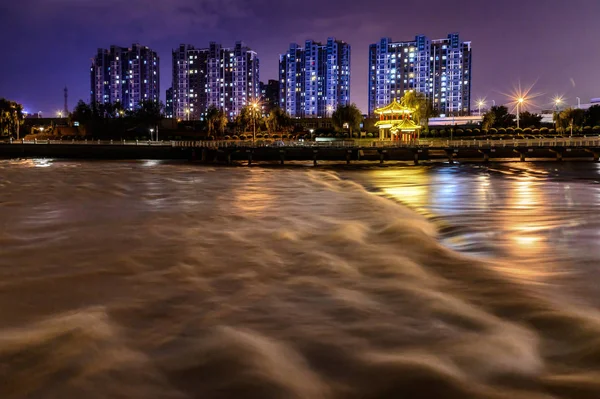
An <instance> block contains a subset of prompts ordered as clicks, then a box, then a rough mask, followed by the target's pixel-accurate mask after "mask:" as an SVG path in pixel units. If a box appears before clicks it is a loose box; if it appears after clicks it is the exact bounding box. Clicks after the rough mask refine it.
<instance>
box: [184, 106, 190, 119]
mask: <svg viewBox="0 0 600 399" xmlns="http://www.w3.org/2000/svg"><path fill="white" fill-rule="evenodd" d="M185 115H186V119H187V120H188V121H189V120H190V110H189V109H188V108H186V109H185Z"/></svg>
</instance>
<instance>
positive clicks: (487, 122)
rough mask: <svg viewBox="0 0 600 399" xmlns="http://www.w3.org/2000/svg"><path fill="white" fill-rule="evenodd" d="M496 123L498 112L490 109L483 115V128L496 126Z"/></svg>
mask: <svg viewBox="0 0 600 399" xmlns="http://www.w3.org/2000/svg"><path fill="white" fill-rule="evenodd" d="M494 123H496V114H495V113H493V112H492V111H488V112H486V113H485V114H484V115H483V120H482V122H481V128H482V129H483V130H489V129H491V128H492V127H494Z"/></svg>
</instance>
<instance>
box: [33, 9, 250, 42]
mask: <svg viewBox="0 0 600 399" xmlns="http://www.w3.org/2000/svg"><path fill="white" fill-rule="evenodd" d="M27 2H28V3H30V4H29V6H28V7H27V8H28V10H30V14H29V15H30V16H32V17H34V18H36V19H37V20H38V21H39V22H40V23H43V21H48V20H50V19H51V18H58V19H61V20H63V22H64V21H65V20H66V21H68V23H69V24H71V25H77V26H79V27H84V28H85V29H86V30H88V31H90V32H94V31H96V32H98V31H101V32H104V33H106V34H107V35H108V36H110V37H111V38H113V39H115V38H116V39H118V38H129V37H131V36H132V35H134V36H135V37H139V38H143V39H144V41H146V40H158V39H163V38H167V37H179V36H182V35H187V34H189V33H190V32H194V33H197V32H202V31H214V30H218V29H219V28H220V27H221V26H222V25H223V24H224V22H225V21H226V20H232V19H237V18H245V17H249V16H250V15H251V14H252V9H251V7H250V4H249V2H248V1H246V0H171V1H161V0H103V1H99V0H27Z"/></svg>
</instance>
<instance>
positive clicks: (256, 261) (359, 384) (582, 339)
mask: <svg viewBox="0 0 600 399" xmlns="http://www.w3.org/2000/svg"><path fill="white" fill-rule="evenodd" d="M66 166H69V167H66ZM71 166H72V164H70V163H58V164H52V165H51V166H50V167H46V168H34V167H28V166H27V164H26V163H19V164H17V165H14V164H12V163H3V164H0V176H1V179H2V184H3V185H4V190H3V194H2V195H3V198H2V201H0V227H1V228H2V229H1V230H0V232H1V234H0V242H1V243H2V246H0V279H1V284H0V320H3V323H4V324H3V327H2V328H1V329H0V365H1V366H0V397H2V398H9V399H13V398H26V397H40V398H65V397H69V398H70V397H91V398H96V397H97V398H106V397H115V398H119V397H122V398H200V397H202V398H232V397H244V398H299V399H302V398H307V399H308V398H357V399H358V398H361V399H364V398H367V399H368V398H392V397H394V398H395V397H410V398H441V397H443V398H473V399H475V398H478V399H481V398H484V399H485V398H489V399H501V398H523V399H525V398H527V399H530V398H540V399H541V398H548V399H549V398H597V397H600V372H599V366H600V338H599V337H600V315H599V313H598V311H597V309H595V308H594V307H593V306H591V305H585V304H581V303H577V304H575V302H570V301H568V300H565V297H566V295H565V297H558V296H557V295H556V292H557V291H560V289H559V288H557V287H556V286H557V285H558V284H559V283H558V282H557V280H553V278H554V274H544V273H525V272H523V273H517V272H515V271H516V270H524V269H523V268H522V267H521V266H520V264H519V260H518V259H512V260H510V261H508V260H506V259H505V258H502V259H494V258H485V259H483V258H476V257H474V256H470V255H466V254H461V253H457V252H455V251H453V250H451V249H449V248H448V247H447V246H445V245H442V244H441V242H440V237H439V233H438V229H437V228H436V226H435V225H434V224H433V223H431V222H430V221H429V220H428V219H427V218H426V217H425V216H423V215H421V214H419V213H416V212H414V211H413V210H411V209H409V208H408V207H405V206H403V205H401V204H398V203H397V202H394V201H392V200H390V199H388V198H384V197H381V196H376V195H373V194H371V193H369V192H367V191H366V190H365V189H364V188H363V186H362V185H359V184H357V183H355V182H353V181H350V180H347V179H342V178H340V176H339V175H338V174H337V173H335V172H332V171H325V172H319V171H302V170H276V169H273V170H266V169H254V168H253V169H217V170H208V169H203V168H190V167H188V166H185V165H168V164H161V165H156V166H155V168H156V169H155V170H151V171H149V170H148V166H145V165H136V164H131V163H128V164H124V163H94V164H87V163H81V164H77V167H75V168H73V167H71ZM6 197H9V198H10V201H5V198H6ZM15 203H16V204H18V205H16V206H15V205H7V204H15ZM32 210H34V211H32Z"/></svg>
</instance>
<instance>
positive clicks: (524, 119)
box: [519, 111, 542, 127]
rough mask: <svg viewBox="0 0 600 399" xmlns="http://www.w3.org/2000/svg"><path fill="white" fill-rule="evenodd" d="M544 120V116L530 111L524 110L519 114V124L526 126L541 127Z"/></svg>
mask: <svg viewBox="0 0 600 399" xmlns="http://www.w3.org/2000/svg"><path fill="white" fill-rule="evenodd" d="M541 122H542V116H541V115H538V114H532V113H531V112H529V111H523V112H521V113H520V114H519V125H521V126H526V127H531V126H533V127H540V124H541Z"/></svg>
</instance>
